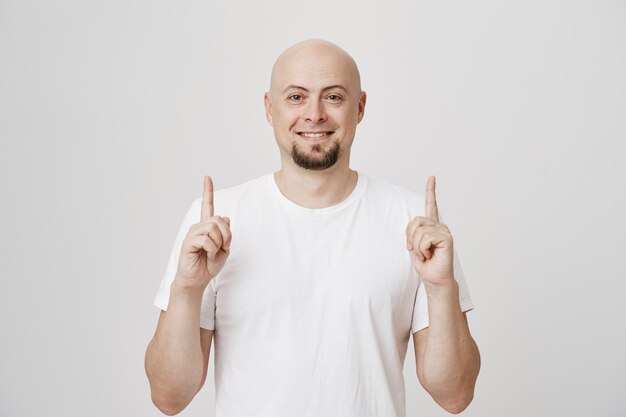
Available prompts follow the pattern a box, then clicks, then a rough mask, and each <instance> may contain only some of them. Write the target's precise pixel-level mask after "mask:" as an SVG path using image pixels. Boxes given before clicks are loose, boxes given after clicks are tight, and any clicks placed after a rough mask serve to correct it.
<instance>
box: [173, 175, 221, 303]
mask: <svg viewBox="0 0 626 417" xmlns="http://www.w3.org/2000/svg"><path fill="white" fill-rule="evenodd" d="M213 211H214V206H213V180H212V179H211V177H209V176H205V177H204V194H203V195H202V208H201V214H200V222H199V223H196V224H194V225H192V226H191V227H190V228H189V231H188V232H187V236H186V237H185V240H183V245H182V248H181V250H180V259H179V261H178V270H177V272H176V278H175V280H176V281H177V283H178V285H180V286H181V287H182V288H188V289H197V290H202V291H204V289H205V288H206V286H207V285H208V284H209V281H211V280H212V279H213V278H214V277H215V276H216V275H217V274H218V273H219V272H220V271H221V270H222V267H223V266H224V264H225V263H226V259H228V255H229V254H230V241H231V233H230V219H229V218H228V217H225V216H214V215H213Z"/></svg>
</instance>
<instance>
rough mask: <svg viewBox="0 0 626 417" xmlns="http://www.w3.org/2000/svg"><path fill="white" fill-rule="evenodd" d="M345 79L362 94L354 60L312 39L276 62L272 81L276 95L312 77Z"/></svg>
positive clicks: (286, 53)
mask: <svg viewBox="0 0 626 417" xmlns="http://www.w3.org/2000/svg"><path fill="white" fill-rule="evenodd" d="M316 76H317V77H329V78H330V77H339V78H343V79H344V80H345V81H346V82H347V83H348V84H349V86H350V89H351V90H352V91H354V92H355V93H360V92H361V76H360V74H359V69H358V67H357V65H356V62H355V61H354V59H353V58H352V57H351V56H350V55H349V54H348V53H347V52H346V51H344V50H343V49H341V48H340V47H339V46H337V45H335V44H334V43H332V42H328V41H326V40H323V39H309V40H306V41H303V42H299V43H297V44H295V45H293V46H291V47H289V48H287V49H286V50H285V51H284V52H283V53H282V54H280V56H279V57H278V58H277V59H276V62H275V63H274V66H273V67H272V75H271V78H270V94H271V95H274V94H276V93H280V91H281V90H282V89H283V88H285V87H286V86H287V85H289V84H292V83H298V82H304V81H311V79H310V78H311V77H316Z"/></svg>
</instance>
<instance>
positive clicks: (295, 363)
mask: <svg viewBox="0 0 626 417" xmlns="http://www.w3.org/2000/svg"><path fill="white" fill-rule="evenodd" d="M264 100H265V112H266V117H267V120H268V122H269V123H270V125H271V126H272V127H273V129H274V136H275V138H276V142H277V144H278V148H279V151H280V156H281V168H280V170H278V171H277V172H275V173H271V174H266V175H263V176H261V177H259V178H256V179H253V180H250V181H247V182H245V183H243V184H240V185H238V186H234V187H231V188H226V189H221V190H215V191H214V188H213V180H212V178H211V177H209V176H207V177H205V182H204V192H203V195H202V197H199V198H197V199H196V200H194V201H193V203H192V204H191V207H190V208H189V210H188V212H187V214H186V216H185V218H184V219H183V222H182V224H181V226H180V228H179V231H178V234H177V236H176V239H175V242H174V245H173V248H172V251H171V254H170V258H169V262H168V265H167V267H166V271H165V274H164V275H163V278H162V281H161V286H160V288H159V290H158V292H157V295H156V297H155V300H154V305H155V306H157V307H159V308H160V309H161V312H160V316H159V320H158V324H157V328H156V331H155V334H154V337H153V338H152V341H151V342H150V344H149V346H148V349H147V351H146V359H145V366H146V373H147V375H148V379H149V382H150V388H151V393H152V400H153V402H154V404H155V405H156V406H157V407H158V408H159V409H160V410H161V411H162V412H163V413H165V414H168V415H173V414H177V413H178V412H180V411H181V410H182V409H184V408H185V407H186V406H187V404H189V403H190V402H191V400H192V399H193V397H194V396H195V394H196V393H197V392H198V391H199V390H200V389H201V388H202V386H203V385H204V382H205V379H206V375H207V370H208V361H209V353H210V348H211V343H212V341H213V340H214V341H215V389H216V416H217V417H246V416H255V417H261V416H268V417H269V416H271V417H296V416H297V417H329V416H341V417H365V416H377V417H383V416H384V417H391V416H393V417H404V416H405V414H406V413H405V390H404V379H403V372H402V371H403V363H404V359H405V356H406V351H407V344H408V341H409V338H410V336H411V335H412V336H413V342H414V348H415V361H416V369H417V377H418V379H419V381H420V383H421V384H422V386H423V387H424V388H425V389H426V390H427V392H428V393H429V394H430V395H431V396H432V398H433V399H434V400H435V401H436V402H437V403H438V404H439V405H440V406H441V407H443V408H444V409H445V410H447V411H449V412H451V413H459V412H461V411H462V410H464V409H465V408H466V407H467V406H468V404H469V403H470V402H471V401H472V398H473V394H474V386H475V383H476V379H477V376H478V372H479V368H480V356H479V352H478V348H477V346H476V344H475V342H474V340H473V339H472V337H471V335H470V331H469V327H468V323H467V317H466V315H465V312H467V311H469V310H471V309H472V308H473V307H474V306H473V303H472V300H471V298H470V295H469V291H468V288H467V284H466V282H465V278H464V275H463V271H462V269H461V265H460V263H459V260H458V257H457V255H456V252H455V250H454V248H453V241H452V235H451V233H450V230H449V229H448V228H447V227H446V225H445V224H443V222H442V221H440V215H439V210H438V208H437V202H436V195H435V178H434V177H430V178H428V180H427V181H426V189H425V192H424V195H421V194H418V193H415V192H413V191H410V190H408V189H405V188H402V187H399V186H396V185H392V184H389V183H386V182H384V181H380V180H377V179H375V178H372V177H369V176H368V175H366V174H365V173H364V172H361V171H357V170H353V169H351V168H350V148H351V146H352V142H353V140H354V136H355V133H356V126H357V124H359V122H360V121H361V120H362V119H363V114H364V111H365V103H366V93H365V92H364V91H362V89H361V81H360V76H359V71H358V68H357V65H356V63H355V62H354V60H353V59H352V57H350V55H348V54H347V53H346V52H345V51H344V50H342V49H341V48H339V47H338V46H336V45H335V44H333V43H330V42H327V41H324V40H320V39H313V40H308V41H305V42H301V43H299V44H296V45H294V46H292V47H290V48H289V49H287V50H286V51H285V52H283V53H282V54H281V55H280V56H279V57H278V59H277V60H276V63H275V64H274V67H273V69H272V74H271V81H270V88H269V91H268V92H267V93H265V97H264ZM231 220H232V224H231ZM233 236H234V238H233Z"/></svg>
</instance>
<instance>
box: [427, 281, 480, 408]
mask: <svg viewBox="0 0 626 417" xmlns="http://www.w3.org/2000/svg"><path fill="white" fill-rule="evenodd" d="M426 293H427V294H428V315H429V335H428V342H427V344H426V348H425V350H424V359H423V368H424V369H423V379H424V382H425V387H426V389H427V390H428V392H429V393H430V394H431V395H432V397H433V398H434V399H435V400H436V401H437V402H438V403H440V404H441V405H443V404H447V405H448V407H446V409H448V408H451V409H458V411H461V410H462V409H463V408H465V407H466V406H467V405H468V404H469V402H471V400H472V398H473V395H474V386H475V383H476V378H477V377H478V371H479V369H480V355H479V352H478V347H477V346H476V343H474V340H473V339H472V337H471V335H470V332H469V328H468V326H467V322H466V321H465V318H464V315H463V312H462V311H461V308H460V306H459V292H458V284H457V283H456V281H454V284H453V285H451V286H449V287H430V288H426Z"/></svg>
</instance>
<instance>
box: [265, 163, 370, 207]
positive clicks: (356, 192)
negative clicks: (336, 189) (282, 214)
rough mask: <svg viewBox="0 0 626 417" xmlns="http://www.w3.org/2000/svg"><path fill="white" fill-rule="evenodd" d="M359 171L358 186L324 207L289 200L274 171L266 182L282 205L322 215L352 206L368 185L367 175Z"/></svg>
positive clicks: (267, 177) (357, 171)
mask: <svg viewBox="0 0 626 417" xmlns="http://www.w3.org/2000/svg"><path fill="white" fill-rule="evenodd" d="M355 171H356V173H357V182H356V186H355V187H354V189H353V190H352V192H351V193H350V195H349V196H348V197H346V198H345V199H344V200H343V201H341V202H339V203H337V204H334V205H332V206H328V207H323V208H308V207H303V206H300V205H298V204H296V203H294V202H293V201H291V200H289V199H288V198H287V197H285V195H284V194H283V193H282V192H281V191H280V188H278V184H276V179H275V178H274V173H273V172H271V173H269V174H267V175H266V176H265V179H266V182H267V184H268V185H269V187H270V188H271V189H272V192H273V193H274V195H275V196H276V197H277V199H278V201H280V203H281V205H282V206H284V207H285V208H286V209H287V210H289V211H291V212H294V213H300V214H304V215H308V216H322V215H328V214H334V213H337V212H339V211H341V210H343V209H345V208H346V207H348V206H350V205H351V204H352V203H354V202H355V201H357V200H358V199H359V198H360V197H361V195H362V194H363V192H364V191H365V187H366V185H367V176H366V175H365V174H363V173H362V172H361V171H359V170H356V169H355Z"/></svg>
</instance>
